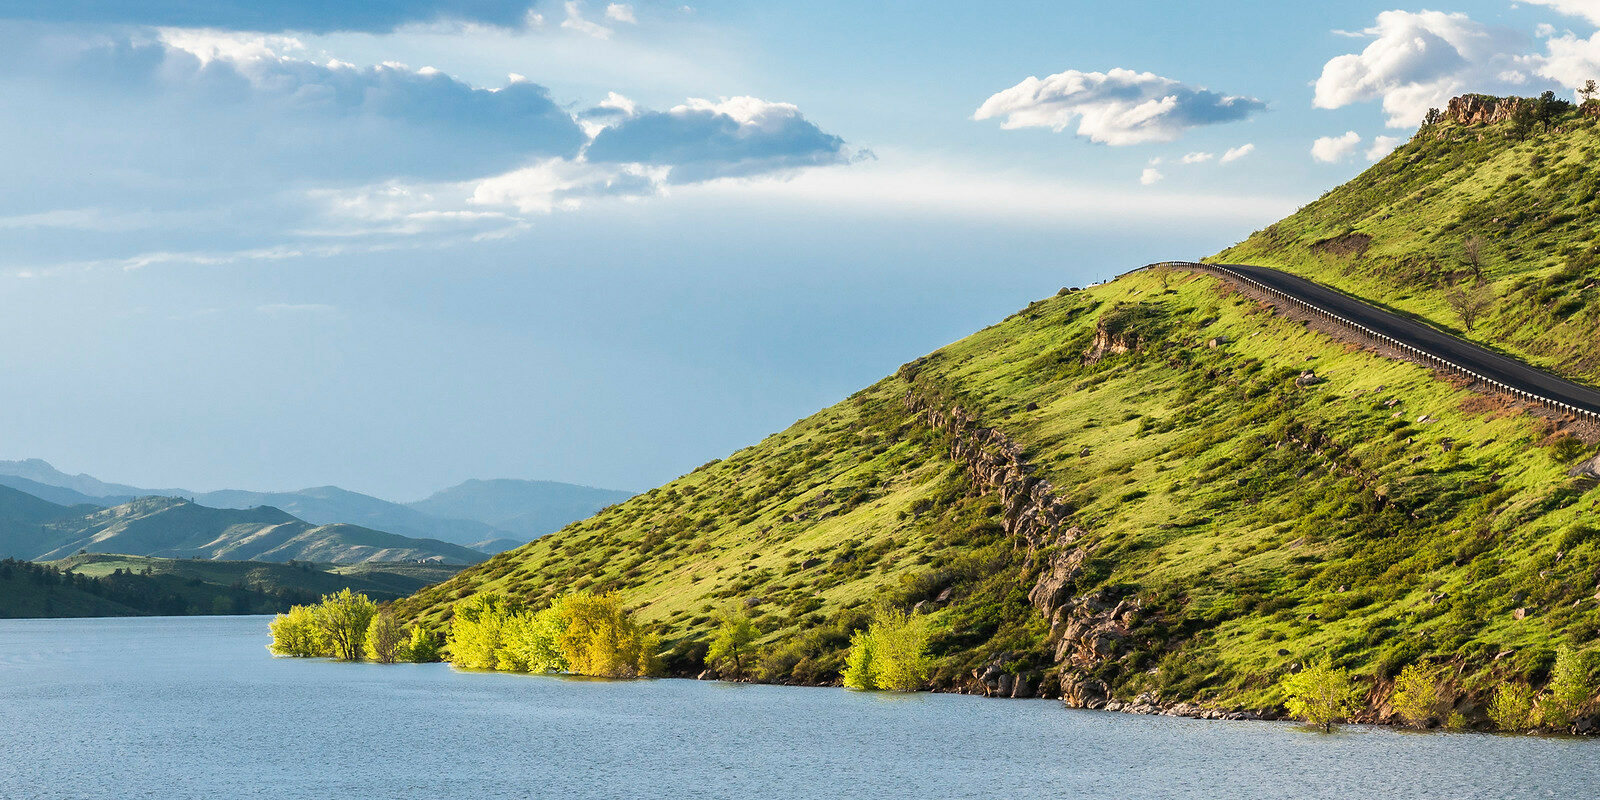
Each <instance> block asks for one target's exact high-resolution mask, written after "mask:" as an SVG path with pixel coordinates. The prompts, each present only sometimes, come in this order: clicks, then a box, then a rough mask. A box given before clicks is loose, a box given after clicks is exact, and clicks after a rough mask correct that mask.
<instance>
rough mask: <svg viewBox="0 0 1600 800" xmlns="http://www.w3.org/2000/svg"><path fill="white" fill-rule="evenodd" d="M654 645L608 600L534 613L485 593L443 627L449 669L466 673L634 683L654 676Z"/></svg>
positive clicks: (570, 598)
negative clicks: (535, 674) (557, 675)
mask: <svg viewBox="0 0 1600 800" xmlns="http://www.w3.org/2000/svg"><path fill="white" fill-rule="evenodd" d="M657 645H658V642H657V640H656V637H655V636H654V635H652V634H651V633H649V632H648V631H646V630H645V629H644V628H643V627H642V626H640V625H639V624H638V623H636V622H634V621H633V620H632V619H630V618H629V617H628V614H627V611H626V610H624V609H623V607H622V598H621V597H620V596H619V595H617V594H615V593H607V594H592V593H589V592H573V593H570V594H566V595H562V596H561V597H558V598H556V599H555V601H554V602H552V603H551V604H550V605H549V606H547V607H545V608H543V609H540V610H538V611H534V610H532V609H529V608H527V607H526V606H525V605H524V604H523V603H522V602H521V601H520V600H517V599H515V598H508V597H504V596H502V595H499V594H494V593H492V592H486V593H483V594H477V595H473V596H472V597H469V598H467V599H466V600H463V601H461V602H460V603H458V604H457V605H456V607H455V613H454V616H453V617H452V618H451V621H450V638H449V647H450V661H451V663H453V664H455V665H456V666H458V667H464V668H467V669H492V670H505V671H510V672H566V673H571V674H574V675H593V676H596V677H602V678H634V677H639V676H641V675H650V674H652V673H653V672H654V671H655V666H656V648H657Z"/></svg>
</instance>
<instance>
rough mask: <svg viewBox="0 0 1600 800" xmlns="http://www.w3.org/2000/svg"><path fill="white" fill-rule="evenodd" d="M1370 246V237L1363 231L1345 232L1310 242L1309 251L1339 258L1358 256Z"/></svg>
mask: <svg viewBox="0 0 1600 800" xmlns="http://www.w3.org/2000/svg"><path fill="white" fill-rule="evenodd" d="M1371 246H1372V237H1371V236H1368V235H1367V234H1365V233H1346V234H1342V235H1339V236H1333V237H1330V238H1327V239H1323V240H1321V241H1318V242H1312V243H1311V252H1313V253H1322V254H1324V255H1330V256H1339V257H1341V258H1360V257H1361V256H1362V255H1364V254H1365V253H1366V252H1367V248H1368V247H1371Z"/></svg>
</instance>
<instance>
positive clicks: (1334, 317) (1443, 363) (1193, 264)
mask: <svg viewBox="0 0 1600 800" xmlns="http://www.w3.org/2000/svg"><path fill="white" fill-rule="evenodd" d="M1150 267H1170V268H1177V269H1186V270H1190V271H1194V272H1211V273H1220V274H1222V275H1224V276H1226V277H1227V278H1229V279H1232V280H1235V281H1238V282H1240V283H1244V284H1248V285H1250V286H1252V287H1254V288H1256V289H1259V290H1260V291H1262V292H1265V293H1266V294H1267V295H1269V296H1271V297H1276V298H1279V299H1282V300H1285V301H1288V302H1290V303H1293V304H1294V305H1296V306H1299V307H1300V308H1303V309H1305V310H1307V311H1310V312H1312V313H1313V314H1316V315H1318V316H1320V317H1322V318H1323V319H1327V320H1330V321H1333V322H1337V323H1340V324H1342V325H1345V326H1347V327H1350V328H1353V329H1355V330H1358V331H1361V332H1362V333H1364V334H1366V335H1368V336H1371V337H1372V338H1374V339H1377V340H1379V341H1382V342H1385V343H1387V344H1390V345H1393V346H1394V347H1398V348H1400V349H1401V350H1404V351H1406V352H1408V353H1411V354H1412V355H1415V356H1417V357H1418V358H1421V359H1422V360H1424V361H1427V362H1429V363H1431V364H1434V365H1437V366H1439V367H1441V368H1443V369H1445V370H1447V371H1449V372H1454V373H1457V374H1459V375H1465V376H1467V377H1470V378H1472V379H1473V380H1475V381H1478V382H1480V383H1483V384H1486V385H1488V386H1491V387H1493V388H1494V389H1496V390H1498V391H1500V392H1501V393H1503V394H1509V395H1511V396H1513V397H1517V398H1519V399H1522V400H1528V401H1531V402H1534V403H1538V404H1540V405H1542V406H1544V407H1546V408H1549V409H1551V410H1553V411H1564V412H1567V413H1569V414H1573V415H1576V416H1580V417H1588V418H1589V419H1593V420H1600V413H1596V412H1593V411H1590V410H1588V409H1586V408H1578V407H1577V406H1573V405H1569V404H1567V403H1563V402H1561V401H1559V400H1552V399H1550V398H1548V397H1545V396H1543V395H1539V394H1534V393H1533V392H1528V391H1524V390H1522V389H1518V388H1517V387H1515V386H1508V385H1506V384H1504V383H1501V382H1500V381H1497V380H1495V379H1493V378H1489V377H1486V376H1483V375H1480V374H1478V373H1477V372H1474V371H1472V370H1470V369H1467V368H1466V367H1463V366H1461V365H1460V364H1457V363H1455V362H1454V361H1451V360H1450V359H1448V358H1444V357H1442V356H1438V355H1434V354H1433V353H1430V352H1428V351H1426V350H1422V349H1419V348H1416V347H1412V346H1411V345H1409V344H1406V343H1405V342H1402V341H1400V340H1399V339H1396V338H1394V337H1393V336H1388V335H1386V334H1382V333H1379V332H1377V331H1375V330H1373V329H1371V328H1368V327H1367V326H1365V325H1362V324H1361V323H1359V322H1355V321H1353V320H1348V319H1345V318H1344V317H1342V316H1339V315H1338V314H1335V313H1333V312H1332V311H1329V310H1327V309H1325V308H1322V307H1321V306H1318V305H1316V304H1315V303H1310V302H1307V301H1305V300H1302V299H1300V298H1298V297H1295V296H1294V295H1291V294H1287V293H1285V292H1282V291H1279V290H1277V289H1274V288H1272V287H1271V286H1268V285H1266V284H1264V283H1261V282H1260V281H1257V280H1255V279H1253V278H1251V277H1250V276H1248V275H1244V274H1241V273H1239V272H1238V271H1236V270H1231V269H1228V268H1227V267H1225V266H1222V265H1219V264H1202V263H1200V262H1198V261H1158V262H1156V263H1154V264H1146V265H1145V266H1143V267H1140V269H1149V268H1150Z"/></svg>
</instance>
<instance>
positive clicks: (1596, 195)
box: [1215, 96, 1600, 384]
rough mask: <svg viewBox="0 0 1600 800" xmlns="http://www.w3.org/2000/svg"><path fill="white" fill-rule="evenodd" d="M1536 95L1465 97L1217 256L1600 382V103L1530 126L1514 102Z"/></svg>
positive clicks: (1561, 112)
mask: <svg viewBox="0 0 1600 800" xmlns="http://www.w3.org/2000/svg"><path fill="white" fill-rule="evenodd" d="M1532 102H1533V101H1529V100H1520V101H1519V100H1517V99H1516V98H1489V97H1478V96H1466V97H1462V98H1457V99H1456V100H1455V101H1453V102H1452V104H1451V108H1450V109H1449V110H1448V112H1447V113H1446V114H1445V115H1444V119H1443V120H1441V121H1440V122H1438V123H1437V124H1434V125H1428V126H1424V127H1423V128H1422V129H1421V130H1420V131H1418V133H1417V135H1416V136H1415V137H1413V138H1412V139H1411V140H1410V141H1409V142H1407V143H1406V144H1404V145H1402V146H1400V147H1399V148H1398V149H1396V150H1395V151H1394V152H1393V153H1390V154H1389V156H1388V157H1387V158H1384V159H1383V160H1382V161H1380V162H1378V164H1376V165H1375V166H1373V167H1372V168H1371V169H1368V170H1367V171H1366V172H1364V173H1362V174H1361V175H1360V176H1359V177H1357V178H1356V179H1354V180H1352V181H1350V182H1349V183H1346V184H1344V185H1343V186H1340V187H1338V188H1337V189H1334V190H1333V191H1330V192H1328V193H1327V194H1325V195H1323V196H1322V197H1321V198H1319V199H1318V200H1317V201H1316V202H1313V203H1311V204H1310V205H1307V206H1306V207H1304V208H1302V209H1301V210H1300V211H1299V212H1298V213H1296V214H1294V215H1293V216H1291V217H1289V218H1287V219H1285V220H1282V221H1280V222H1278V223H1276V224H1274V225H1272V226H1270V227H1268V228H1266V229H1265V230H1262V231H1259V232H1257V233H1256V234H1254V235H1253V236H1251V237H1250V238H1249V239H1247V240H1245V241H1244V242H1242V243H1240V244H1238V245H1236V246H1234V247H1232V248H1229V249H1228V250H1224V251H1223V252H1221V253H1219V254H1218V255H1217V256H1216V257H1215V260H1216V261H1219V262H1235V261H1236V262H1242V263H1248V264H1259V265H1262V266H1268V267H1277V268H1279V269H1282V270H1286V271H1288V272H1294V273H1297V274H1300V275H1303V276H1305V277H1307V278H1311V279H1313V280H1317V281H1320V282H1322V283H1326V284H1328V285H1331V286H1334V287H1336V288H1339V289H1342V290H1344V291H1346V292H1348V293H1350V294H1353V295H1356V296H1358V297H1362V298H1365V299H1367V300H1369V301H1373V302H1378V303H1384V304H1387V305H1389V306H1390V307H1391V308H1394V309H1396V310H1400V311H1404V312H1407V313H1410V314H1413V315H1415V316H1418V317H1421V318H1424V319H1427V320H1429V321H1430V322H1433V323H1434V324H1435V325H1437V326H1439V327H1442V328H1446V329H1450V330H1453V331H1454V332H1456V333H1458V334H1460V335H1464V336H1466V337H1467V338H1471V339H1475V340H1477V341H1479V342H1480V343H1483V344H1488V345H1491V346H1494V347H1498V348H1501V349H1503V350H1505V351H1506V352H1509V353H1512V354H1514V355H1517V356H1519V357H1521V358H1523V359H1525V360H1528V361H1531V362H1532V363H1534V364H1537V365H1539V366H1542V367H1544V368H1546V369H1550V370H1552V371H1555V372H1558V373H1562V374H1564V375H1566V376H1567V377H1569V378H1575V379H1578V380H1582V381H1585V382H1588V383H1590V384H1595V383H1600V347H1596V346H1595V343H1596V342H1600V225H1596V220H1600V170H1597V169H1596V167H1595V165H1596V164H1597V163H1600V102H1591V103H1589V104H1587V105H1585V106H1582V107H1576V108H1574V107H1567V108H1557V109H1554V110H1553V116H1552V119H1551V121H1550V124H1549V128H1548V129H1546V127H1545V125H1544V124H1543V123H1538V124H1535V125H1534V126H1533V127H1532V128H1530V129H1528V130H1526V131H1525V132H1524V131H1520V130H1518V128H1517V126H1516V124H1515V123H1514V121H1513V120H1512V119H1511V118H1510V117H1511V116H1512V115H1511V113H1510V111H1511V110H1512V109H1515V108H1516V106H1517V104H1518V103H1522V104H1529V103H1532ZM1519 136H1521V137H1522V138H1518V137H1519ZM1464 313H1465V314H1466V316H1465V317H1464V316H1463V314H1464ZM1468 318H1471V324H1470V325H1469V324H1468V321H1469V320H1468Z"/></svg>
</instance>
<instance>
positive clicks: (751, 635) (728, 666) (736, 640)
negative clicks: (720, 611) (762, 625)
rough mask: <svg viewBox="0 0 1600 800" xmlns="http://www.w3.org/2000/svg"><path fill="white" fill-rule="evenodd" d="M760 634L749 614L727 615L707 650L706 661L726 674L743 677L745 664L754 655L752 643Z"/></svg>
mask: <svg viewBox="0 0 1600 800" xmlns="http://www.w3.org/2000/svg"><path fill="white" fill-rule="evenodd" d="M760 635H761V633H760V631H757V630H756V626H755V623H754V622H751V621H750V617H749V615H747V614H728V615H725V616H723V618H722V624H721V625H719V626H718V627H717V633H716V635H715V636H713V637H712V638H711V646H710V647H709V648H707V650H706V661H707V662H709V663H711V664H712V665H713V666H716V667H717V668H718V669H719V670H722V672H723V673H724V674H726V675H732V676H734V677H743V676H744V674H745V664H746V662H748V661H749V660H750V658H751V656H752V655H753V654H752V653H751V645H752V644H754V643H755V640H756V639H757V638H759V637H760Z"/></svg>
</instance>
